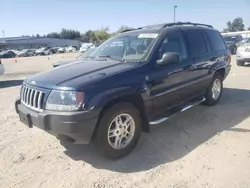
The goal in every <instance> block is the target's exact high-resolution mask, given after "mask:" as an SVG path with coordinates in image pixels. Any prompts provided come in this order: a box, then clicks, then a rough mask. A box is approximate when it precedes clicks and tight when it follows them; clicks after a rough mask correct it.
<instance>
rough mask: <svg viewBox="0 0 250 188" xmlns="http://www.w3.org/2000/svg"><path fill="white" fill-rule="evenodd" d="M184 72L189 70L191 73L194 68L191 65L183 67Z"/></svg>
mask: <svg viewBox="0 0 250 188" xmlns="http://www.w3.org/2000/svg"><path fill="white" fill-rule="evenodd" d="M184 69H185V70H189V71H193V70H194V66H193V65H188V66H185V67H184Z"/></svg>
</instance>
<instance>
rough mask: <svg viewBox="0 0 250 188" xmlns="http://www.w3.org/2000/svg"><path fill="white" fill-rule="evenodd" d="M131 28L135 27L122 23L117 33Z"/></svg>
mask: <svg viewBox="0 0 250 188" xmlns="http://www.w3.org/2000/svg"><path fill="white" fill-rule="evenodd" d="M129 29H133V27H129V26H127V25H122V26H121V27H120V28H119V29H118V30H117V31H116V33H120V32H122V31H125V30H129Z"/></svg>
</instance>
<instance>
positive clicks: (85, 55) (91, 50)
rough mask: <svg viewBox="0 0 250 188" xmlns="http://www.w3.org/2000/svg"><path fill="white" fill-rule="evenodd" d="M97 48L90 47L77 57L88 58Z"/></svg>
mask: <svg viewBox="0 0 250 188" xmlns="http://www.w3.org/2000/svg"><path fill="white" fill-rule="evenodd" d="M94 50H95V48H90V49H88V50H87V51H86V52H84V53H82V54H81V55H79V56H78V57H77V59H82V58H86V57H88V56H90V54H91V53H92V52H93V51H94Z"/></svg>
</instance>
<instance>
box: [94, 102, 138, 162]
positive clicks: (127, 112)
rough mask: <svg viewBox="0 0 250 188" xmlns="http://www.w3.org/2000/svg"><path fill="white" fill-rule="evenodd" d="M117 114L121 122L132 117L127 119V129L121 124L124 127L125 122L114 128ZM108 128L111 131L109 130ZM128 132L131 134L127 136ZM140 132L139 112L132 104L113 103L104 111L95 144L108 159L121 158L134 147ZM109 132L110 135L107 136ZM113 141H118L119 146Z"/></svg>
mask: <svg viewBox="0 0 250 188" xmlns="http://www.w3.org/2000/svg"><path fill="white" fill-rule="evenodd" d="M118 116H120V117H121V120H122V121H123V123H124V122H125V121H127V120H128V119H129V118H132V120H130V121H128V123H127V124H128V125H130V126H128V127H129V128H128V129H127V131H125V129H124V128H123V126H124V127H125V124H123V125H120V127H119V126H117V127H119V128H115V126H116V121H115V120H116V119H118ZM125 118H127V119H125ZM118 122H119V121H118ZM121 127H122V128H121ZM109 130H113V131H112V132H110V131H109ZM114 130H115V131H114ZM109 132H110V133H109ZM128 132H130V135H133V136H128V135H129V134H128ZM111 133H112V134H111ZM140 133H141V116H140V112H139V111H138V109H137V108H136V107H135V106H134V105H133V104H130V103H125V102H122V103H119V104H115V105H114V106H112V107H111V108H109V109H107V111H106V112H104V114H103V116H102V118H101V120H100V121H99V124H98V127H97V132H96V140H95V145H96V147H97V149H98V150H99V151H100V152H101V153H102V155H104V156H105V157H107V158H109V159H118V158H122V157H124V156H126V155H128V154H129V153H130V152H131V151H132V150H133V149H134V148H135V146H136V144H137V142H138V140H139V138H140ZM109 134H110V137H109V138H108V135H109ZM122 135H123V136H122ZM126 136H128V137H129V138H127V139H126V138H125V137H126ZM116 140H118V142H116ZM119 141H120V142H119ZM115 143H118V144H117V146H118V145H119V147H116V146H115ZM119 143H120V144H119ZM115 147H116V148H115Z"/></svg>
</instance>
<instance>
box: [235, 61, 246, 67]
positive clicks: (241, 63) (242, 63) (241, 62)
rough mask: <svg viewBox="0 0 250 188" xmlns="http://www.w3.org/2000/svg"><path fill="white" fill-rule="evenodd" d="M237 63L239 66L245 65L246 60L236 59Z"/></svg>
mask: <svg viewBox="0 0 250 188" xmlns="http://www.w3.org/2000/svg"><path fill="white" fill-rule="evenodd" d="M236 64H237V65H238V66H244V64H245V62H243V61H239V60H237V61H236Z"/></svg>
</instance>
